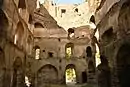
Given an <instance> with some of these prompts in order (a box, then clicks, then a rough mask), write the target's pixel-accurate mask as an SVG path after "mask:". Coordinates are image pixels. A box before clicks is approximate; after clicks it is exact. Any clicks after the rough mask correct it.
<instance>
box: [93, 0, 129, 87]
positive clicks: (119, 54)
mask: <svg viewBox="0 0 130 87" xmlns="http://www.w3.org/2000/svg"><path fill="white" fill-rule="evenodd" d="M105 3H107V1H106V2H105ZM104 6H105V5H104ZM108 7H110V9H109V10H108V12H107V13H106V14H104V15H103V18H102V19H101V20H100V22H99V23H98V24H97V29H98V30H99V37H100V39H99V40H100V42H99V43H100V51H101V55H104V56H105V59H107V61H108V65H103V63H104V62H103V61H102V63H101V65H100V66H99V67H100V68H99V71H100V72H101V71H102V70H104V69H106V71H109V72H110V76H109V77H108V78H106V80H108V81H111V83H109V84H110V85H111V87H129V84H128V82H127V80H128V79H129V75H128V74H127V72H129V68H128V67H129V60H128V59H129V58H127V57H128V56H129V55H128V54H129V51H127V50H126V49H125V47H126V48H129V39H128V38H129V33H128V32H129V16H128V14H129V10H128V9H129V8H130V5H129V1H127V0H126V1H125V0H121V1H119V2H117V3H115V4H111V5H108ZM102 9H105V8H104V7H102ZM100 11H101V10H100ZM100 11H99V12H100ZM104 11H105V10H104ZM104 11H103V12H104ZM103 12H102V11H101V13H103ZM95 17H96V16H95ZM124 53H125V54H124ZM124 61H127V62H124ZM105 66H107V67H106V68H105ZM101 67H102V68H101ZM103 67H104V68H103ZM126 69H127V70H126ZM102 79H105V78H102ZM99 80H101V77H99ZM104 81H105V80H102V81H101V82H99V85H100V87H104V86H103V85H104V84H105V82H104ZM103 83H104V84H103ZM107 84H108V82H107ZM105 87H107V85H106V86H105ZM109 87H110V86H109Z"/></svg>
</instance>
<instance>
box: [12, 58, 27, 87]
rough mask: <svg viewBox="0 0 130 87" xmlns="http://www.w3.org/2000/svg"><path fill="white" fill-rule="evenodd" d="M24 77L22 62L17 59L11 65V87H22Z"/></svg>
mask: <svg viewBox="0 0 130 87" xmlns="http://www.w3.org/2000/svg"><path fill="white" fill-rule="evenodd" d="M24 81H25V76H24V70H23V67H22V60H21V58H20V57H17V58H16V59H15V61H14V64H13V83H12V87H24V86H25V84H24Z"/></svg>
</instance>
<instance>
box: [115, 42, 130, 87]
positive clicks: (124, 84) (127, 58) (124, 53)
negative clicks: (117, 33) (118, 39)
mask: <svg viewBox="0 0 130 87" xmlns="http://www.w3.org/2000/svg"><path fill="white" fill-rule="evenodd" d="M129 49H130V43H126V44H123V45H122V46H121V47H120V49H119V51H118V54H117V73H118V78H119V85H120V87H130V83H129V79H130V50H129Z"/></svg>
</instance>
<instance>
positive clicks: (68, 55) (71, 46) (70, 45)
mask: <svg viewBox="0 0 130 87" xmlns="http://www.w3.org/2000/svg"><path fill="white" fill-rule="evenodd" d="M73 50H74V44H73V43H67V44H66V45H65V55H66V58H71V57H72V56H73Z"/></svg>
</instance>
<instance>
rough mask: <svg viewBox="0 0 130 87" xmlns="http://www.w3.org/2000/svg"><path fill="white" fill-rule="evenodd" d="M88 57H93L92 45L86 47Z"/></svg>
mask: <svg viewBox="0 0 130 87" xmlns="http://www.w3.org/2000/svg"><path fill="white" fill-rule="evenodd" d="M86 53H87V57H92V49H91V47H90V46H88V47H87V48H86Z"/></svg>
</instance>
